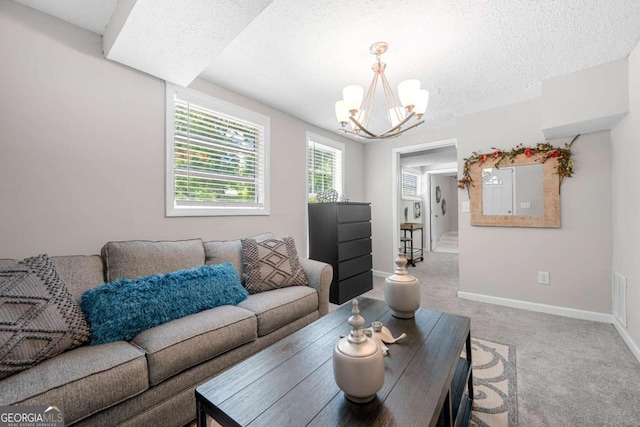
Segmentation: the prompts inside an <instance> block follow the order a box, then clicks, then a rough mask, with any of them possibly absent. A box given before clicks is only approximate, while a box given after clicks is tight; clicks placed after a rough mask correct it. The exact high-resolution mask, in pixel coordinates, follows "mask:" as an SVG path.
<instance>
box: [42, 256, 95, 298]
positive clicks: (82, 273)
mask: <svg viewBox="0 0 640 427" xmlns="http://www.w3.org/2000/svg"><path fill="white" fill-rule="evenodd" d="M51 262H52V263H53V265H54V266H55V267H56V271H57V272H58V275H60V278H61V279H62V281H63V282H64V283H65V284H66V285H67V289H69V292H71V295H73V298H74V299H75V300H76V302H78V303H79V302H80V297H81V296H82V294H83V293H84V292H86V291H88V290H89V289H91V288H94V287H96V286H98V285H100V284H102V283H104V268H103V264H102V258H101V257H100V255H89V256H85V255H71V256H52V257H51Z"/></svg>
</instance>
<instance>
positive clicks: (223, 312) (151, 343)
mask: <svg viewBox="0 0 640 427" xmlns="http://www.w3.org/2000/svg"><path fill="white" fill-rule="evenodd" d="M256 331H257V324H256V317H255V315H254V313H252V312H251V311H248V310H245V309H242V308H239V307H233V306H228V305H226V306H222V307H216V308H212V309H210V310H205V311H202V312H200V313H196V314H192V315H190V316H187V317H183V318H181V319H177V320H174V321H172V322H169V323H165V324H163V325H160V326H157V327H155V328H151V329H148V330H146V331H144V332H142V333H141V334H140V335H138V336H136V337H135V338H134V339H133V341H132V342H133V343H134V344H136V345H137V346H139V347H140V348H142V349H143V350H144V351H146V352H147V360H148V367H149V383H150V384H151V385H152V386H154V385H157V384H159V383H161V382H162V381H163V380H165V379H167V378H169V377H170V376H172V375H175V374H177V373H179V372H182V371H184V370H186V369H188V368H190V367H192V366H195V365H197V364H199V363H202V362H204V361H206V360H209V359H211V358H213V357H215V356H217V355H219V354H222V353H224V352H226V351H229V350H231V349H234V348H236V347H239V346H241V345H242V344H246V343H248V342H252V341H254V340H255V339H256V337H257V333H256Z"/></svg>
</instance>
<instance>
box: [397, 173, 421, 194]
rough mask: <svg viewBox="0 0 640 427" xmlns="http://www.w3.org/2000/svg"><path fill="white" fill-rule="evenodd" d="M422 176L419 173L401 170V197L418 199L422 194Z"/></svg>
mask: <svg viewBox="0 0 640 427" xmlns="http://www.w3.org/2000/svg"><path fill="white" fill-rule="evenodd" d="M421 183H422V176H421V175H420V174H419V173H415V172H412V171H408V170H405V169H403V170H402V198H403V199H415V200H419V199H420V198H421V194H422V185H421Z"/></svg>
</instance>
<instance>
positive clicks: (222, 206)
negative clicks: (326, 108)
mask: <svg viewBox="0 0 640 427" xmlns="http://www.w3.org/2000/svg"><path fill="white" fill-rule="evenodd" d="M176 95H177V96H178V98H179V99H181V100H183V101H187V102H191V103H193V104H196V105H197V106H199V107H202V108H205V109H208V110H211V111H213V112H215V113H219V114H220V115H221V116H229V117H231V118H236V119H238V120H240V121H246V122H250V123H251V124H252V125H256V126H258V127H262V129H263V135H262V136H263V138H262V144H263V147H262V154H263V155H262V162H263V164H262V165H261V168H262V170H263V174H262V175H263V176H262V188H263V198H264V201H263V202H262V203H260V204H259V205H258V206H255V205H254V204H251V206H242V204H241V203H240V204H233V205H229V204H228V203H216V202H211V204H209V205H205V204H201V205H198V206H185V205H178V204H177V203H176V200H175V173H174V167H175V164H174V161H175V134H174V129H175V96H176ZM165 114H166V116H165V123H166V128H165V146H166V151H165V177H166V181H165V216H167V217H192V216H244V215H269V213H270V161H269V159H270V157H269V155H270V135H271V119H270V117H268V116H265V115H263V114H260V113H257V112H255V111H252V110H249V109H246V108H243V107H240V106H238V105H235V104H232V103H229V102H227V101H223V100H221V99H219V98H216V97H214V96H211V95H207V94H204V93H201V92H198V91H195V90H193V89H189V88H184V87H181V86H177V85H173V84H170V83H165Z"/></svg>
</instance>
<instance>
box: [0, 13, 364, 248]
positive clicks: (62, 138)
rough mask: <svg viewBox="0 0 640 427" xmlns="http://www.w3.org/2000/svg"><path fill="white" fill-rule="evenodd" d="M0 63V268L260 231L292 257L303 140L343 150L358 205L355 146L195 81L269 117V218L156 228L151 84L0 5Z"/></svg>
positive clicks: (157, 112)
mask: <svg viewBox="0 0 640 427" xmlns="http://www.w3.org/2000/svg"><path fill="white" fill-rule="evenodd" d="M0 57H1V58H2V65H1V66H0V93H2V94H3V100H2V102H1V103H0V117H1V120H2V124H1V126H0V200H2V201H3V203H2V210H1V214H0V215H1V217H0V258H1V257H10V258H21V257H26V256H31V255H36V254H38V253H43V252H47V253H49V254H50V255H65V254H91V253H97V252H99V250H100V248H101V247H102V245H103V244H104V243H105V242H107V241H110V240H127V239H151V240H160V239H183V238H193V237H202V238H203V239H206V240H210V239H234V238H239V237H245V236H250V235H252V234H256V233H259V232H262V231H273V232H274V233H276V234H278V235H291V236H293V237H294V238H295V240H296V242H297V243H298V248H299V251H300V252H304V248H305V247H306V231H305V213H306V188H305V182H306V178H305V164H306V151H305V149H306V141H305V132H306V131H307V130H311V131H313V132H315V133H318V134H321V135H326V136H329V137H331V138H333V139H336V140H339V141H342V142H345V144H346V156H345V157H346V168H345V169H346V190H345V191H346V193H347V194H348V195H349V196H350V197H351V200H352V201H362V200H364V186H363V175H364V170H363V164H362V159H363V146H362V144H359V143H357V142H353V141H350V140H346V139H344V138H341V137H339V136H336V135H334V134H332V133H329V132H326V131H323V130H320V129H318V128H315V127H313V126H311V125H309V124H308V123H306V122H303V121H300V120H297V119H295V118H293V117H291V116H289V115H287V114H284V113H282V112H280V111H278V110H275V109H272V108H269V107H267V106H265V105H262V104H259V103H257V102H255V101H252V100H249V99H246V98H243V97H241V96H239V95H237V94H235V93H232V92H229V91H227V90H225V89H222V88H220V87H216V86H214V85H211V84H209V83H206V82H204V81H196V82H195V83H194V84H193V85H192V87H193V88H195V89H198V90H201V91H203V92H206V93H209V94H212V95H214V96H217V97H220V98H222V99H224V100H226V101H230V102H233V103H236V104H238V105H241V106H243V107H247V108H250V109H253V110H255V111H257V112H260V113H262V114H266V115H268V116H270V117H271V158H270V162H271V215H270V216H259V217H216V218H214V217H201V218H165V216H164V182H165V170H164V169H165V166H164V165H165V163H164V159H165V139H164V128H165V123H164V114H165V112H164V84H163V82H162V81H161V80H159V79H157V78H155V77H151V76H149V75H147V74H144V73H141V72H138V71H135V70H132V69H130V68H128V67H125V66H122V65H120V64H117V63H115V62H111V61H108V60H106V59H104V58H103V57H102V44H101V38H100V36H98V35H96V34H94V33H91V32H89V31H86V30H83V29H80V28H77V27H74V26H72V25H70V24H67V23H64V22H62V21H60V20H58V19H55V18H52V17H50V16H47V15H44V14H42V13H39V12H36V11H34V10H31V9H28V8H26V7H24V6H21V5H19V4H17V3H14V2H10V1H3V2H0Z"/></svg>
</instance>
